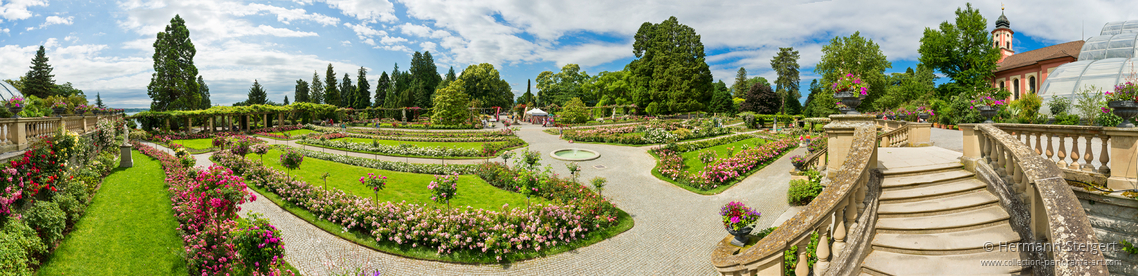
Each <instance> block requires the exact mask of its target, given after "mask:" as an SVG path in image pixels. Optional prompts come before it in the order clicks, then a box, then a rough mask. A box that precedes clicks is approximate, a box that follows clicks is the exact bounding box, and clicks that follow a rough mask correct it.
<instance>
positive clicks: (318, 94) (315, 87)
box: [308, 71, 324, 104]
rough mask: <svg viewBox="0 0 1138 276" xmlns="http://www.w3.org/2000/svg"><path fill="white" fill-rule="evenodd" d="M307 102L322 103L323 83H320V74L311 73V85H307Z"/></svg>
mask: <svg viewBox="0 0 1138 276" xmlns="http://www.w3.org/2000/svg"><path fill="white" fill-rule="evenodd" d="M308 90H309V92H310V93H311V94H309V97H308V100H310V101H311V102H312V103H314V104H322V103H324V83H323V82H321V81H320V73H318V72H315V71H314V72H312V83H311V84H309V85H308Z"/></svg>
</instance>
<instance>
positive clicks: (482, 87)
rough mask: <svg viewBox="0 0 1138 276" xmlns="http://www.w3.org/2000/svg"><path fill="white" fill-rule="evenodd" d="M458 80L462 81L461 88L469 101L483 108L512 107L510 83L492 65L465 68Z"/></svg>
mask: <svg viewBox="0 0 1138 276" xmlns="http://www.w3.org/2000/svg"><path fill="white" fill-rule="evenodd" d="M458 79H460V80H463V83H464V84H463V86H462V87H463V88H464V89H465V92H466V94H467V95H470V98H471V100H472V101H475V100H476V101H478V102H480V103H482V106H484V107H492V106H498V107H502V108H509V107H511V106H513V102H514V92H512V91H511V90H510V83H509V82H506V80H503V79H502V78H501V76H500V75H499V74H498V69H494V65H492V64H489V63H481V64H478V65H470V66H467V67H466V69H465V70H462V74H461V75H459V77H458Z"/></svg>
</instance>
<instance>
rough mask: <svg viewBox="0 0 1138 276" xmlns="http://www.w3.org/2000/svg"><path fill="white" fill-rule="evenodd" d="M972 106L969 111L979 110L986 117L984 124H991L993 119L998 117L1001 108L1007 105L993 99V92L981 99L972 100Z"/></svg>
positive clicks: (983, 95) (981, 96) (982, 95)
mask: <svg viewBox="0 0 1138 276" xmlns="http://www.w3.org/2000/svg"><path fill="white" fill-rule="evenodd" d="M970 102H971V103H972V106H970V107H968V108H969V109H979V110H980V115H981V116H984V119H985V121H984V123H985V124H991V123H992V117H995V116H996V112H999V111H1000V106H1001V105H1004V104H1007V103H1006V102H1004V101H1001V100H997V99H996V98H994V97H993V95H992V93H991V92H988V93H984V94H981V95H980V97H978V98H976V99H974V100H971V101H970Z"/></svg>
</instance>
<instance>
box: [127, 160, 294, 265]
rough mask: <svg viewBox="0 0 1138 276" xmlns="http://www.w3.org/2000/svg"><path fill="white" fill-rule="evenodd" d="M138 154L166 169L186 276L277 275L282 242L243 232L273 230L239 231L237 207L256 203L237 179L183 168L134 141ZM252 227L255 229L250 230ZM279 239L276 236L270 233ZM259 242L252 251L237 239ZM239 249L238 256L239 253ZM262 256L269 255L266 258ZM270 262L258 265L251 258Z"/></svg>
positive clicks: (224, 172) (215, 169)
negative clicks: (177, 223) (258, 240)
mask: <svg viewBox="0 0 1138 276" xmlns="http://www.w3.org/2000/svg"><path fill="white" fill-rule="evenodd" d="M133 144H134V146H135V147H137V148H138V150H139V151H141V152H142V153H143V154H146V155H147V156H150V157H153V158H155V159H158V160H159V161H161V162H162V168H163V169H164V170H165V171H166V184H167V185H169V186H170V200H171V202H172V204H173V207H172V208H173V210H174V216H175V217H176V218H177V219H178V222H179V226H178V232H179V233H181V234H182V235H183V236H182V238H183V241H184V242H185V251H184V253H185V255H184V256H185V258H186V263H187V264H188V266H189V270H190V272H191V274H193V275H197V274H199V272H200V274H201V275H229V274H230V273H231V272H237V271H250V270H257V271H259V272H261V273H273V274H276V275H279V274H280V270H279V269H278V268H277V267H279V266H280V265H281V264H282V263H283V262H284V250H283V246H284V245H283V243H282V242H281V241H280V240H279V238H277V237H275V236H262V237H261V238H255V237H248V236H247V232H249V231H256V230H257V229H260V228H262V227H267V228H269V229H272V230H273V231H275V230H276V229H275V227H272V225H268V224H267V222H263V221H259V222H254V223H251V224H252V226H250V228H245V229H242V228H239V227H238V221H237V219H240V218H238V217H237V211H238V210H239V209H240V207H238V205H240V204H242V203H245V202H247V201H254V200H257V198H256V196H255V195H252V194H251V193H250V192H249V191H248V190H247V189H246V186H245V182H244V181H243V180H242V179H241V177H239V176H236V175H234V174H233V172H232V171H230V170H229V169H226V168H224V167H219V166H211V167H209V168H208V169H205V170H198V169H195V168H192V167H191V168H187V167H185V165H184V164H183V163H182V162H181V160H179V159H178V158H177V157H174V156H173V155H170V154H168V153H166V152H164V151H161V150H158V149H156V148H154V147H150V146H147V145H145V144H142V143H139V142H137V141H135V142H133ZM252 227H256V228H252ZM273 233H275V234H276V235H277V236H279V234H280V233H279V232H273ZM250 239H260V240H261V241H262V242H263V243H264V244H266V245H267V246H265V247H260V248H258V249H259V250H257V249H251V248H248V247H247V246H242V244H241V243H240V241H246V242H247V241H248V240H250ZM239 250H241V251H242V252H243V253H238V251H239ZM266 254H270V255H271V256H268V257H266ZM266 259H267V260H270V262H269V263H267V264H261V263H259V262H255V261H254V260H262V261H263V260H266Z"/></svg>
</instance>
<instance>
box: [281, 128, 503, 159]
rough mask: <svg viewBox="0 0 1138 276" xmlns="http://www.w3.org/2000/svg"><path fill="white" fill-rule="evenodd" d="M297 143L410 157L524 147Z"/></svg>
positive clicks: (466, 154) (491, 153)
mask: <svg viewBox="0 0 1138 276" xmlns="http://www.w3.org/2000/svg"><path fill="white" fill-rule="evenodd" d="M325 135H326V136H327V137H336V136H339V135H344V134H341V133H332V134H325ZM326 136H321V137H326ZM298 143H299V144H303V145H310V146H318V147H326V148H334V149H341V150H347V151H354V152H363V153H374V154H383V155H396V156H411V157H490V156H496V155H497V154H498V153H499V152H501V151H504V150H507V149H510V148H516V147H521V146H523V145H525V141H522V140H521V139H518V138H510V139H507V140H506V141H503V142H493V143H483V144H482V148H481V149H475V148H458V147H422V146H415V145H411V144H400V145H397V146H392V145H383V144H366V143H355V142H349V141H343V140H320V139H301V140H300V142H298Z"/></svg>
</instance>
